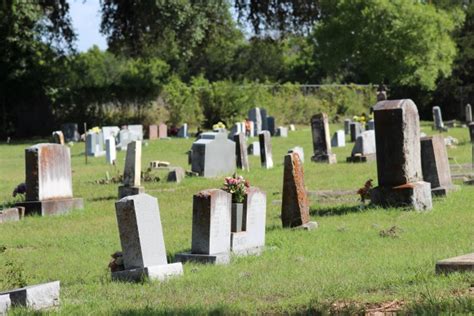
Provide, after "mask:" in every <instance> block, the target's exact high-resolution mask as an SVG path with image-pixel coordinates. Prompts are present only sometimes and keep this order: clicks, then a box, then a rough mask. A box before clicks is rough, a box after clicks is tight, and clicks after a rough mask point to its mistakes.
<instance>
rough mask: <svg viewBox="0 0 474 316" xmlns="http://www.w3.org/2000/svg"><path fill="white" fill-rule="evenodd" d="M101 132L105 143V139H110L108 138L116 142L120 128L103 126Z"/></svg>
mask: <svg viewBox="0 0 474 316" xmlns="http://www.w3.org/2000/svg"><path fill="white" fill-rule="evenodd" d="M101 131H102V137H103V141H104V143H105V141H106V140H107V138H110V137H113V138H114V139H115V140H117V137H118V136H119V133H120V128H119V127H118V126H103V127H102V129H101ZM125 146H127V145H125Z"/></svg>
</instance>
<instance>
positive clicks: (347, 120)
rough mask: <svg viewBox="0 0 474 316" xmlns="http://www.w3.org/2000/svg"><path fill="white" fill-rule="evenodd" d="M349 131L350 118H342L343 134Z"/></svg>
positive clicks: (347, 133)
mask: <svg viewBox="0 0 474 316" xmlns="http://www.w3.org/2000/svg"><path fill="white" fill-rule="evenodd" d="M350 133H351V120H350V119H345V120H344V134H346V135H349V134H350Z"/></svg>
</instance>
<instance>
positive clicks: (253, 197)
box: [231, 187, 267, 255]
mask: <svg viewBox="0 0 474 316" xmlns="http://www.w3.org/2000/svg"><path fill="white" fill-rule="evenodd" d="M244 208H245V210H244V215H245V216H244V219H243V225H242V226H243V229H242V231H241V232H232V233H231V250H232V252H233V253H234V254H237V255H249V254H260V253H261V252H262V250H263V248H264V247H265V220H266V210H267V196H266V194H265V192H263V191H261V190H260V189H259V188H256V187H250V188H248V190H247V196H246V198H245V201H244Z"/></svg>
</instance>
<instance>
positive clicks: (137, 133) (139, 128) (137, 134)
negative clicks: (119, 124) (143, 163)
mask: <svg viewBox="0 0 474 316" xmlns="http://www.w3.org/2000/svg"><path fill="white" fill-rule="evenodd" d="M127 129H128V130H129V132H130V134H131V139H132V140H140V141H142V140H143V125H141V124H136V125H128V126H127Z"/></svg>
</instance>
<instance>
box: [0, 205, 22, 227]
mask: <svg viewBox="0 0 474 316" xmlns="http://www.w3.org/2000/svg"><path fill="white" fill-rule="evenodd" d="M20 219H21V214H20V210H19V209H18V208H16V207H14V208H7V209H3V210H0V224H1V223H6V222H17V221H19V220H20Z"/></svg>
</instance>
